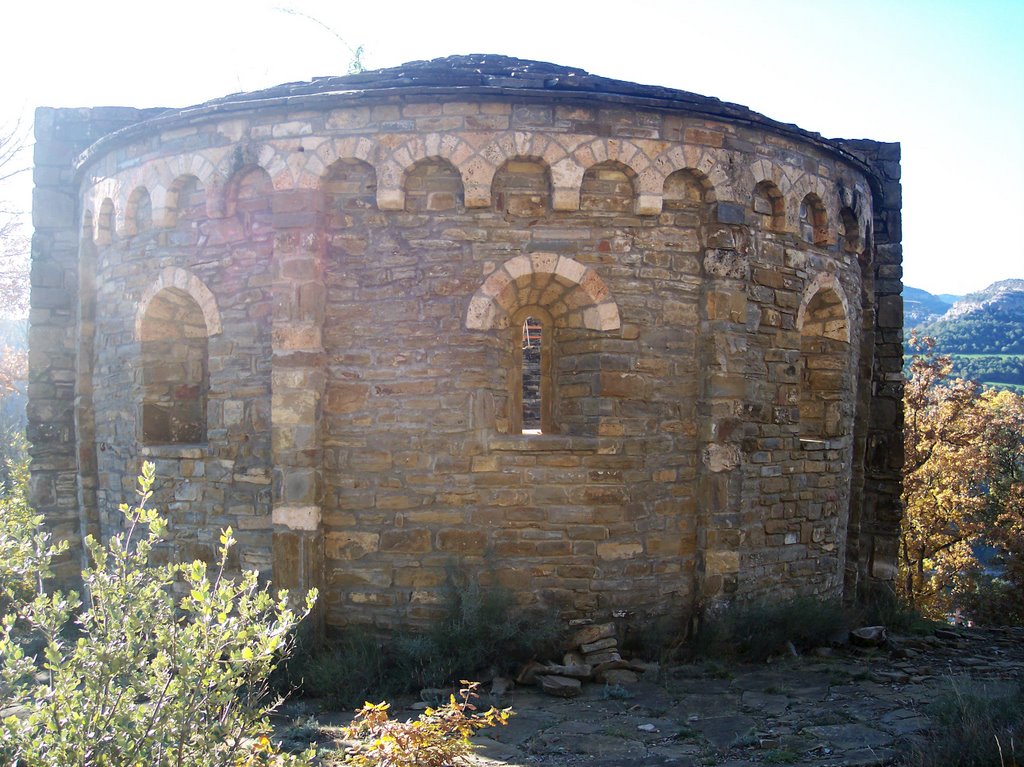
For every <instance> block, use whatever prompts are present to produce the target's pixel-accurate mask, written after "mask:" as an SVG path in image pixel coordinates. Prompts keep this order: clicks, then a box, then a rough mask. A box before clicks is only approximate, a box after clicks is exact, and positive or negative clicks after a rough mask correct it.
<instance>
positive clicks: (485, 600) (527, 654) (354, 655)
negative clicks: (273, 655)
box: [276, 576, 561, 708]
mask: <svg viewBox="0 0 1024 767" xmlns="http://www.w3.org/2000/svg"><path fill="white" fill-rule="evenodd" d="M560 635H561V624H560V623H558V622H557V621H555V620H554V618H553V617H552V616H550V615H540V614H537V613H534V612H528V611H524V610H522V609H520V608H519V607H518V606H517V605H516V602H515V595H514V594H512V592H510V591H509V590H507V589H504V588H500V587H490V588H485V587H481V586H480V585H479V583H478V582H477V581H475V580H472V581H470V580H468V579H461V578H457V577H454V576H453V579H452V584H451V586H450V589H449V594H448V600H447V604H446V610H445V615H444V618H442V619H441V620H440V621H438V622H437V623H436V624H435V625H434V626H432V627H431V628H430V629H429V630H428V631H425V632H423V633H419V634H413V633H402V634H398V635H393V636H389V637H384V636H382V635H379V634H377V633H374V632H373V631H372V630H370V629H366V628H350V629H347V630H345V631H343V632H341V633H339V634H337V635H335V636H333V637H332V638H331V639H330V640H329V641H328V642H327V644H326V645H325V646H323V647H321V648H318V649H315V650H312V651H306V652H298V653H296V655H295V657H294V658H293V659H292V660H290V661H289V662H288V663H287V664H286V665H285V666H284V667H283V668H282V669H281V671H280V673H279V674H278V677H277V679H276V685H277V687H278V689H281V690H283V691H290V690H295V691H297V692H298V693H299V694H305V695H309V696H311V697H316V698H320V699H322V700H323V701H324V703H326V704H328V705H330V706H333V707H340V708H354V707H356V706H359V705H362V704H363V703H364V702H365V701H366V700H368V699H374V700H379V699H380V698H382V697H385V698H391V697H394V696H395V695H399V694H404V693H411V692H418V691H419V690H422V689H423V688H438V687H446V686H450V685H451V684H453V683H458V681H459V680H460V679H473V678H481V675H489V674H491V673H502V674H508V673H512V672H514V670H516V668H517V667H518V666H519V665H520V664H521V663H523V662H524V661H526V660H528V659H530V658H531V657H533V656H534V655H539V656H541V657H548V656H549V655H552V653H553V652H554V649H555V648H556V647H557V642H558V640H559V638H560Z"/></svg>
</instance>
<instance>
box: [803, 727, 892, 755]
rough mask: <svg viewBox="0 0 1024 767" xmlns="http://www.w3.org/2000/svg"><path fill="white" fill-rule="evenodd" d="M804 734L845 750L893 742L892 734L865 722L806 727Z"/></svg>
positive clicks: (874, 746) (886, 744) (873, 746)
mask: <svg viewBox="0 0 1024 767" xmlns="http://www.w3.org/2000/svg"><path fill="white" fill-rule="evenodd" d="M804 734H805V735H810V736H811V737H814V738H819V739H821V740H824V741H826V742H827V743H829V744H831V745H832V746H833V747H834V748H839V749H842V750H844V751H850V750H854V749H859V748H877V747H880V746H888V745H891V744H892V735H889V734H888V733H885V732H882V731H881V730H875V729H872V728H871V727H865V726H864V725H863V724H826V725H822V726H820V727H805V728H804Z"/></svg>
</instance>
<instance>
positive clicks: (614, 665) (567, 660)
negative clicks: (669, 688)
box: [495, 623, 651, 698]
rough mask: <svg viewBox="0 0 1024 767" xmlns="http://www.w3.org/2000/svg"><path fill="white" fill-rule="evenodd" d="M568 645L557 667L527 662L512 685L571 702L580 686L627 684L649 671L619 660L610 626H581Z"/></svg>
mask: <svg viewBox="0 0 1024 767" xmlns="http://www.w3.org/2000/svg"><path fill="white" fill-rule="evenodd" d="M568 645H569V647H570V648H571V649H570V650H569V651H568V652H566V653H565V655H564V656H562V662H561V663H554V662H550V661H549V662H548V663H539V662H538V661H530V662H529V663H527V664H526V665H525V666H524V667H523V668H522V669H521V670H520V672H519V674H517V675H516V679H515V681H516V684H521V685H538V686H539V687H540V688H541V689H542V690H543V691H544V692H546V693H547V694H548V695H555V696H558V697H560V698H572V697H575V696H577V695H579V694H580V692H581V691H582V687H583V683H584V682H598V683H600V684H606V685H624V684H630V683H632V682H636V681H637V680H638V679H639V675H640V674H643V673H644V672H645V671H648V670H649V669H650V665H651V664H647V663H641V662H639V661H634V660H624V659H623V658H622V655H621V654H620V653H619V640H618V639H617V638H616V626H615V624H614V623H601V624H595V625H591V626H584V627H583V628H580V629H578V630H577V631H576V633H575V634H574V635H573V636H572V638H571V640H570V641H569V643H568ZM498 681H499V680H495V682H496V683H498ZM504 681H507V680H504Z"/></svg>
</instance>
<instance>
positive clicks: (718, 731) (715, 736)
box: [689, 714, 757, 749]
mask: <svg viewBox="0 0 1024 767" xmlns="http://www.w3.org/2000/svg"><path fill="white" fill-rule="evenodd" d="M689 725H690V726H691V727H693V729H695V730H697V731H698V732H699V733H700V734H701V735H703V736H704V737H705V738H707V739H708V740H709V741H710V742H711V744H712V745H713V746H715V748H719V749H725V748H729V747H730V746H733V745H735V744H736V743H737V741H739V740H740V739H741V738H743V737H745V736H747V735H749V734H751V733H752V732H753V731H754V729H755V728H756V727H757V721H756V720H754V719H753V718H752V717H749V716H743V715H742V714H740V715H736V716H713V717H708V718H707V719H698V720H697V721H695V722H689Z"/></svg>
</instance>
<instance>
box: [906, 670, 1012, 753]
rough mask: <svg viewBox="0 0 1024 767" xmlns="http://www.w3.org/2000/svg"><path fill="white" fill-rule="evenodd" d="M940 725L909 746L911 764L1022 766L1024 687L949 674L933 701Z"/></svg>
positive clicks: (933, 709)
mask: <svg viewBox="0 0 1024 767" xmlns="http://www.w3.org/2000/svg"><path fill="white" fill-rule="evenodd" d="M930 713H931V714H932V716H933V718H934V719H935V721H936V724H937V725H938V727H937V729H936V732H934V733H932V734H931V735H929V737H928V739H927V741H925V742H924V743H920V744H918V745H916V746H915V747H914V748H913V749H911V752H910V755H909V758H908V760H907V763H908V764H909V765H910V766H911V767H990V766H993V767H1021V765H1024V753H1022V751H1021V746H1022V744H1024V689H1022V688H1021V687H1020V685H1018V684H1014V683H1009V682H1004V683H998V682H991V681H989V682H982V681H978V680H973V679H967V678H959V679H950V680H949V689H948V690H947V691H946V693H945V695H942V696H941V697H940V698H939V699H938V700H936V701H935V702H934V703H933V704H932V706H931V712H930Z"/></svg>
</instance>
